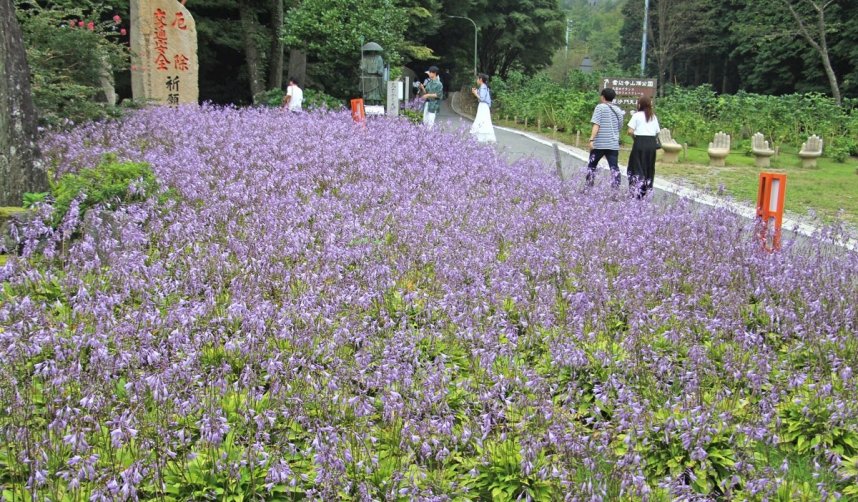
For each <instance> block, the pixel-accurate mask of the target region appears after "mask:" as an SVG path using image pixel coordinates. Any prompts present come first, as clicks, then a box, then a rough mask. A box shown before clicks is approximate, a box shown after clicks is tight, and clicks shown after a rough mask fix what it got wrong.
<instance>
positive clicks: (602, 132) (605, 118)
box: [587, 88, 626, 188]
mask: <svg viewBox="0 0 858 502" xmlns="http://www.w3.org/2000/svg"><path fill="white" fill-rule="evenodd" d="M615 97H617V93H616V92H614V90H613V89H610V88H605V89H602V93H601V94H600V95H599V104H598V105H596V108H595V109H594V110H593V117H592V118H591V119H590V122H591V123H592V124H593V127H592V129H591V131H590V141H589V142H588V144H587V146H588V147H589V149H590V161H589V162H588V164H587V169H588V170H587V184H588V185H590V186H593V181H594V180H595V178H596V166H598V165H599V161H600V160H602V157H605V158H606V159H608V166H609V167H610V168H611V185H612V186H613V187H614V188H619V186H620V165H619V161H618V159H619V156H620V130H621V128H622V124H623V115H625V114H626V112H625V111H623V110H622V109H621V108H620V107H618V106H616V105H615V104H614V98H615Z"/></svg>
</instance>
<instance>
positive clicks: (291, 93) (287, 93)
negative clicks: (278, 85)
mask: <svg viewBox="0 0 858 502" xmlns="http://www.w3.org/2000/svg"><path fill="white" fill-rule="evenodd" d="M292 90H293V89H292V86H291V85H290V86H289V87H287V88H286V95H287V96H294V93H293V92H292Z"/></svg>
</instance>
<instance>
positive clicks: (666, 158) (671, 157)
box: [658, 129, 682, 164]
mask: <svg viewBox="0 0 858 502" xmlns="http://www.w3.org/2000/svg"><path fill="white" fill-rule="evenodd" d="M658 139H659V141H661V149H662V151H663V152H664V153H663V154H662V156H661V161H662V162H669V163H672V164H675V163H677V162H679V152H681V151H682V145H680V144H679V143H677V142H676V141H675V140H674V139H673V135H672V134H671V132H670V129H662V130H660V131H658Z"/></svg>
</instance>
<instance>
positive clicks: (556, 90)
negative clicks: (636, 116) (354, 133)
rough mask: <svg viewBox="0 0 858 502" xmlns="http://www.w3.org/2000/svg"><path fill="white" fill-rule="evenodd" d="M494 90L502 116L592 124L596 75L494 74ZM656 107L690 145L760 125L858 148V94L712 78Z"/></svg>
mask: <svg viewBox="0 0 858 502" xmlns="http://www.w3.org/2000/svg"><path fill="white" fill-rule="evenodd" d="M492 91H493V94H494V98H495V102H496V103H497V105H496V108H495V110H496V112H495V113H496V114H497V115H499V116H507V117H517V118H518V119H519V121H524V120H525V119H527V120H528V121H529V122H530V123H531V124H534V123H536V122H537V121H541V122H542V125H543V126H545V127H555V126H556V127H557V128H558V129H559V130H563V131H570V132H571V131H575V130H583V129H586V128H588V127H589V123H590V116H591V114H592V111H593V107H594V106H595V105H596V104H597V103H598V80H597V79H596V78H595V77H594V76H592V75H587V74H579V72H573V73H571V74H570V76H569V78H568V79H567V83H566V84H565V85H561V84H558V83H556V82H554V81H552V80H551V79H549V78H548V77H547V76H546V75H544V74H539V75H536V76H534V77H527V76H525V75H523V74H521V73H518V72H511V73H510V75H509V77H508V78H507V79H506V80H501V79H499V78H496V79H494V80H493V82H492ZM656 114H657V115H658V118H659V122H660V123H661V125H662V127H666V128H669V129H670V130H671V131H672V132H673V136H674V138H677V140H678V141H680V142H683V143H688V144H689V145H691V146H699V145H706V144H708V143H709V141H711V140H712V136H713V135H714V134H715V133H717V132H718V131H724V132H727V133H728V134H730V135H731V136H732V138H733V144H734V146H735V147H737V148H739V147H740V145H743V144H744V143H743V142H748V141H749V140H750V138H751V136H753V134H754V133H756V132H762V133H763V134H764V135H765V136H766V138H768V139H769V140H770V141H772V142H773V143H774V144H775V145H777V146H781V145H790V146H792V147H793V148H794V149H796V150H797V149H798V147H799V145H801V144H802V143H803V142H804V141H806V140H807V137H808V136H809V135H811V134H816V135H818V136H820V137H822V138H823V139H824V140H825V147H826V152H827V153H828V154H829V155H830V156H831V157H832V158H834V159H835V160H845V158H846V157H847V156H849V155H858V141H856V140H855V139H854V138H856V137H858V100H850V99H846V100H844V104H843V106H837V105H836V104H835V103H834V100H833V99H831V98H829V97H827V96H825V95H822V94H819V93H805V94H790V95H786V96H767V95H759V94H750V93H747V92H741V91H740V92H738V93H736V94H718V93H716V92H715V90H714V89H713V88H712V86H710V85H702V86H699V87H695V88H683V87H677V86H670V85H669V86H667V87H666V88H665V95H664V96H663V97H659V98H657V99H656Z"/></svg>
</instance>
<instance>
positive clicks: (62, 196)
mask: <svg viewBox="0 0 858 502" xmlns="http://www.w3.org/2000/svg"><path fill="white" fill-rule="evenodd" d="M132 187H133V189H132ZM157 191H158V182H157V181H156V180H155V174H154V173H153V172H152V168H151V167H150V166H149V164H146V163H142V162H120V161H118V160H117V158H116V157H115V156H113V155H106V156H105V157H104V159H103V160H102V162H101V163H100V164H98V165H97V166H95V167H92V168H86V169H82V170H81V171H80V172H78V173H69V174H65V175H63V176H62V177H61V178H60V179H59V181H57V182H56V184H55V185H54V186H53V187H52V189H51V192H52V194H53V197H54V214H53V218H54V223H55V224H58V223H59V222H61V221H62V220H63V218H64V217H65V215H66V213H67V212H68V210H69V207H70V206H71V203H72V201H73V200H74V199H75V198H77V197H78V196H80V195H81V194H85V195H86V197H85V198H84V200H83V201H81V203H80V210H81V213H84V212H85V211H86V210H87V209H89V208H91V207H93V206H96V205H99V204H106V205H108V206H111V205H119V204H122V203H128V202H134V201H141V200H144V199H145V198H146V197H148V196H151V195H152V194H155V193H156V192H157ZM114 207H115V206H114Z"/></svg>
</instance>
